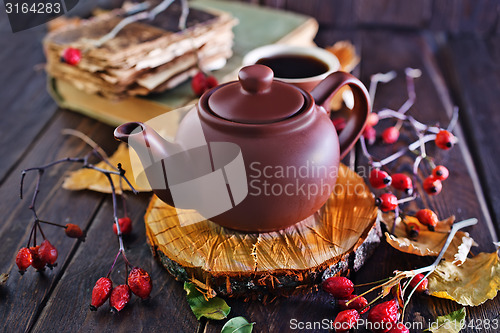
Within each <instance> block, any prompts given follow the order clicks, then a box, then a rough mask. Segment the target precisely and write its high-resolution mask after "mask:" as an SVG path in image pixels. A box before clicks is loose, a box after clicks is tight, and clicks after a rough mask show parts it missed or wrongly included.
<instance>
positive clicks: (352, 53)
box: [326, 40, 360, 72]
mask: <svg viewBox="0 0 500 333" xmlns="http://www.w3.org/2000/svg"><path fill="white" fill-rule="evenodd" d="M326 50H327V51H329V52H331V53H333V54H334V55H335V56H336V57H337V58H338V59H339V62H340V70H341V71H344V72H350V71H352V70H353V69H354V68H355V67H356V66H357V64H359V60H360V58H359V56H358V55H357V54H356V48H355V47H354V45H352V44H351V42H349V41H346V40H342V41H338V42H336V43H335V44H334V45H333V46H330V47H327V48H326Z"/></svg>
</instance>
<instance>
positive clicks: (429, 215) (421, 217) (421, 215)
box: [415, 209, 439, 231]
mask: <svg viewBox="0 0 500 333" xmlns="http://www.w3.org/2000/svg"><path fill="white" fill-rule="evenodd" d="M415 217H416V218H417V220H418V222H420V223H422V224H423V225H426V226H427V228H429V230H431V231H434V228H435V227H436V225H437V223H438V222H439V219H438V217H437V215H436V213H434V212H433V211H432V210H430V209H421V210H419V211H418V212H417V214H416V215H415Z"/></svg>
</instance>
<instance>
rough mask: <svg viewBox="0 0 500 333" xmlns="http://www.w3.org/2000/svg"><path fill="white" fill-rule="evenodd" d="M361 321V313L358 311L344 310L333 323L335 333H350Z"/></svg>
mask: <svg viewBox="0 0 500 333" xmlns="http://www.w3.org/2000/svg"><path fill="white" fill-rule="evenodd" d="M358 320H359V313H358V311H356V310H352V309H350V310H344V311H341V312H339V314H338V315H337V317H335V320H334V321H333V327H334V329H335V332H348V331H349V330H350V329H351V328H353V327H354V325H356V322H357V321H358Z"/></svg>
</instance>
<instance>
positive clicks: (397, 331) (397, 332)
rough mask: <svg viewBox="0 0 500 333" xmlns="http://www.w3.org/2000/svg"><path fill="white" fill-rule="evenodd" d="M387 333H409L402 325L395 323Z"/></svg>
mask: <svg viewBox="0 0 500 333" xmlns="http://www.w3.org/2000/svg"><path fill="white" fill-rule="evenodd" d="M388 333H410V330H409V329H408V327H406V326H405V325H404V324H403V323H401V322H400V323H397V324H396V325H395V326H394V328H393V329H391V330H390V331H389V332H388Z"/></svg>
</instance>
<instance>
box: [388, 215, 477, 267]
mask: <svg viewBox="0 0 500 333" xmlns="http://www.w3.org/2000/svg"><path fill="white" fill-rule="evenodd" d="M381 220H382V222H384V223H385V224H386V225H387V228H388V229H389V230H392V229H393V225H394V223H396V226H395V227H394V233H393V234H390V233H387V232H386V234H385V237H386V240H387V243H389V245H391V246H392V247H394V248H395V249H397V250H399V251H401V252H405V253H410V254H415V255H418V256H437V255H438V254H439V252H440V251H441V249H442V247H443V245H444V243H445V242H446V238H447V237H448V233H449V232H450V230H451V226H452V225H453V222H454V221H455V217H454V216H451V217H449V218H447V219H445V220H442V221H439V222H438V225H437V226H436V229H435V231H429V230H428V229H427V227H426V226H425V225H423V224H421V223H420V222H418V220H417V218H416V217H413V216H405V217H404V219H402V218H397V219H395V220H394V213H390V214H382V216H381ZM408 223H415V224H417V225H418V226H419V227H420V232H419V235H418V237H417V238H416V239H409V238H408V235H407V230H406V224H408ZM473 245H477V244H476V243H475V242H474V240H473V239H472V238H471V237H470V236H469V234H468V233H467V232H463V231H458V232H457V233H456V235H455V237H454V238H453V240H452V242H451V244H450V246H449V247H448V249H447V250H446V252H445V254H444V258H445V259H447V260H451V261H453V263H455V264H457V265H461V264H462V263H463V262H464V261H465V260H466V259H467V255H468V254H469V251H470V248H471V247H472V246H473Z"/></svg>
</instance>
